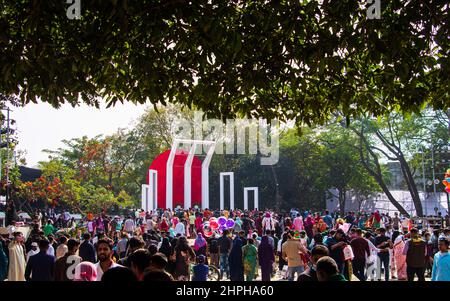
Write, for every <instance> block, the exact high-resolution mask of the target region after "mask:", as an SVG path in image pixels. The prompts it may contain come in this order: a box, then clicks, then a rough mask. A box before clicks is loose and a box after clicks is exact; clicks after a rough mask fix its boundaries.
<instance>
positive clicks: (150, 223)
mask: <svg viewBox="0 0 450 301" xmlns="http://www.w3.org/2000/svg"><path fill="white" fill-rule="evenodd" d="M153 226H154V225H153V221H152V220H151V219H148V220H147V231H150V230H153Z"/></svg>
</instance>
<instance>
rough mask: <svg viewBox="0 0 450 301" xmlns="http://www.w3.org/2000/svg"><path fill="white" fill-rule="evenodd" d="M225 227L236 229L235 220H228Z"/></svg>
mask: <svg viewBox="0 0 450 301" xmlns="http://www.w3.org/2000/svg"><path fill="white" fill-rule="evenodd" d="M225 225H226V226H227V228H233V227H234V220H232V219H231V218H229V219H228V220H227V222H226V223H225Z"/></svg>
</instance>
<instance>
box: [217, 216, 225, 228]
mask: <svg viewBox="0 0 450 301" xmlns="http://www.w3.org/2000/svg"><path fill="white" fill-rule="evenodd" d="M217 222H218V223H219V225H221V226H222V225H225V224H226V223H227V219H226V218H225V217H224V216H221V217H219V219H218V220H217Z"/></svg>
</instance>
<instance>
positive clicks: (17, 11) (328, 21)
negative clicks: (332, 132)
mask: <svg viewBox="0 0 450 301" xmlns="http://www.w3.org/2000/svg"><path fill="white" fill-rule="evenodd" d="M360 2H361V1H358V0H324V1H320V2H319V1H307V0H302V1H300V0H296V1H288V0H286V1H238V0H234V1H223V0H212V1H211V0H208V1H207V0H199V1H187V0H164V1H156V0H155V1H127V0H90V1H83V0H81V9H82V10H81V18H80V19H77V20H70V19H68V18H67V16H66V10H67V9H68V7H69V5H68V4H66V2H65V1H31V0H3V1H1V3H0V11H1V13H0V70H1V73H0V74H1V75H0V91H1V92H2V93H4V94H6V95H18V96H20V99H21V101H22V102H23V103H28V102H37V101H44V102H48V103H50V104H52V105H53V106H55V107H58V106H60V105H61V104H62V103H64V102H69V103H70V104H72V105H77V104H78V103H79V102H80V101H83V102H85V103H87V104H90V105H95V106H98V105H99V101H100V99H101V98H104V99H105V100H106V101H107V103H108V104H109V105H114V104H115V103H116V102H118V101H121V102H123V101H131V102H135V103H144V102H151V103H153V104H157V103H162V104H166V103H167V102H170V103H179V104H182V105H185V106H188V107H190V108H191V107H196V108H199V109H202V110H203V111H204V112H206V113H208V114H209V115H210V116H211V115H214V116H220V117H223V118H227V117H232V116H235V115H253V116H254V117H264V118H268V119H271V118H274V117H278V118H280V119H296V120H297V121H298V122H304V123H306V124H311V123H323V122H325V121H326V120H327V118H328V116H330V113H331V112H333V111H335V110H339V111H341V112H343V114H344V115H345V116H347V117H348V118H349V117H351V116H356V115H359V114H361V113H370V114H373V115H380V114H384V113H386V112H390V111H391V110H399V111H405V112H419V111H420V110H421V109H422V108H423V107H424V106H425V105H430V106H431V107H433V108H434V109H445V108H448V103H449V102H448V99H449V90H450V89H449V74H450V63H449V51H450V41H449V39H448V37H449V36H450V33H449V29H450V26H449V24H448V22H449V20H450V18H449V5H448V2H447V1H442V0H430V1H426V2H423V1H406V2H405V1H401V0H392V1H383V3H382V5H381V9H382V11H381V18H380V19H368V18H367V8H368V7H367V6H368V4H361V3H360ZM375 92H380V93H375ZM379 95H381V97H380V96H379Z"/></svg>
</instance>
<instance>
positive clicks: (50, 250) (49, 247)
mask: <svg viewBox="0 0 450 301" xmlns="http://www.w3.org/2000/svg"><path fill="white" fill-rule="evenodd" d="M47 255H51V256H53V257H55V249H54V248H53V246H52V245H49V246H48V250H47ZM55 260H56V258H55Z"/></svg>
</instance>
